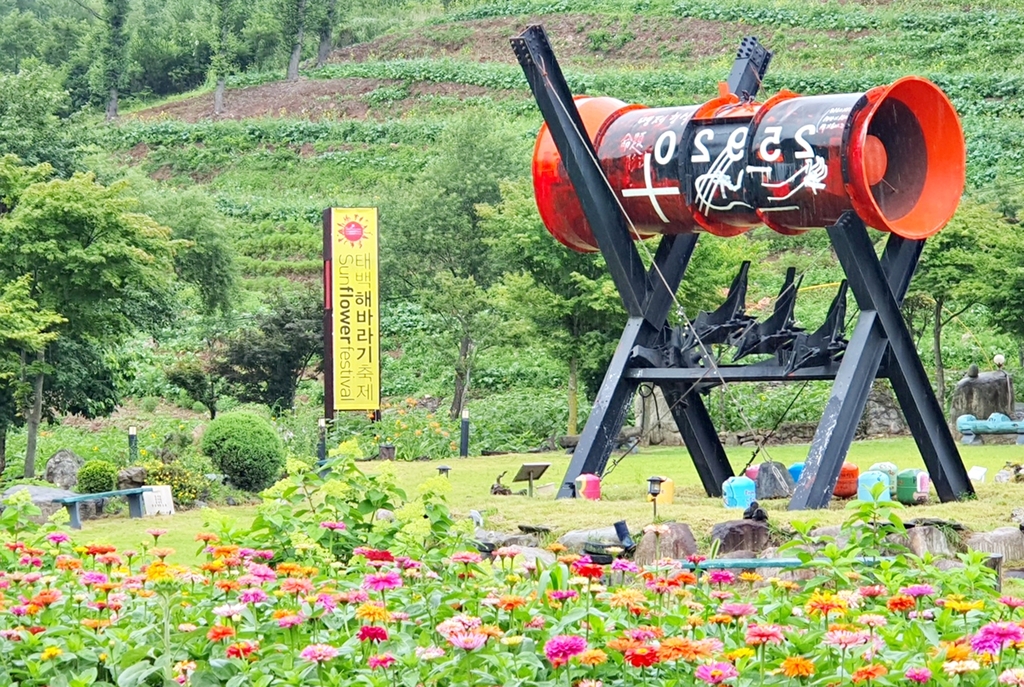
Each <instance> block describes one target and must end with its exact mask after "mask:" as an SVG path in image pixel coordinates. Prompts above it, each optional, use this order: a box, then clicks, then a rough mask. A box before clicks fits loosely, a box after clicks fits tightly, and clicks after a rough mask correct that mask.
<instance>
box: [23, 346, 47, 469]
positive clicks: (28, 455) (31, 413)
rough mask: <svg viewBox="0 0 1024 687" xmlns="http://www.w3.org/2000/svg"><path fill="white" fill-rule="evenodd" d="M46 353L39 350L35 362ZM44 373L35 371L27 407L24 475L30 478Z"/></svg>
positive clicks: (34, 453)
mask: <svg viewBox="0 0 1024 687" xmlns="http://www.w3.org/2000/svg"><path fill="white" fill-rule="evenodd" d="M45 359H46V354H45V353H44V352H43V351H39V353H37V354H36V362H38V363H39V364H40V365H41V364H42V363H43V362H44V361H45ZM44 379H45V375H44V374H43V373H42V371H39V372H36V379H35V384H34V385H33V389H32V405H31V406H29V408H28V417H27V418H26V419H27V423H26V424H27V432H26V434H27V438H26V445H25V477H26V478H28V479H32V478H33V477H35V476H36V440H37V439H38V438H39V424H40V423H41V422H42V419H43V380H44Z"/></svg>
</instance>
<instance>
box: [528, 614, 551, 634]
mask: <svg viewBox="0 0 1024 687" xmlns="http://www.w3.org/2000/svg"><path fill="white" fill-rule="evenodd" d="M545 624H547V620H546V619H545V618H544V616H542V615H535V616H533V617H532V618H530V619H529V620H527V621H526V625H525V627H526V628H528V629H530V630H543V629H544V625H545Z"/></svg>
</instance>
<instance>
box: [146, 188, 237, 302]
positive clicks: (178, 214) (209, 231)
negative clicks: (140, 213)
mask: <svg viewBox="0 0 1024 687" xmlns="http://www.w3.org/2000/svg"><path fill="white" fill-rule="evenodd" d="M140 200H141V201H142V205H143V207H145V208H146V210H147V212H148V214H149V216H150V217H152V218H153V219H155V220H156V221H157V222H159V223H160V224H162V225H164V226H167V227H170V228H171V237H172V238H173V239H175V240H176V241H178V246H177V249H176V250H175V253H174V271H175V273H176V274H177V276H178V279H179V280H180V281H181V282H182V283H185V284H192V285H193V286H194V287H195V288H196V291H197V292H198V294H199V299H200V302H201V304H202V310H203V313H204V314H207V315H211V314H214V313H218V312H219V313H220V314H222V315H223V314H227V313H228V312H229V311H230V310H231V304H232V302H233V300H234V298H235V295H236V291H237V285H238V269H237V265H236V264H235V250H234V248H233V247H232V246H231V244H230V240H229V238H228V237H229V235H230V234H231V228H232V224H231V220H230V219H229V218H227V217H225V216H224V215H223V214H222V213H221V212H220V211H219V210H218V209H217V206H216V205H215V204H214V202H213V200H212V199H211V198H210V195H209V194H208V193H204V192H203V191H201V190H199V189H195V188H192V189H185V190H182V191H173V190H168V189H166V188H163V187H161V188H151V189H150V190H147V191H146V192H144V193H143V194H141V198H140Z"/></svg>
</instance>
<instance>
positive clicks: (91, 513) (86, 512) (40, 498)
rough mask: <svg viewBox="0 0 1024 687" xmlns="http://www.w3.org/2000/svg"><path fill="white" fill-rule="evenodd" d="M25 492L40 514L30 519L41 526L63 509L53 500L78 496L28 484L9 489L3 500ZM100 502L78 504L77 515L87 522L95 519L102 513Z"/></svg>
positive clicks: (67, 491)
mask: <svg viewBox="0 0 1024 687" xmlns="http://www.w3.org/2000/svg"><path fill="white" fill-rule="evenodd" d="M21 490H26V491H28V493H29V495H30V496H31V497H32V503H34V504H35V505H36V506H37V507H38V508H39V510H40V511H41V513H40V514H39V515H38V516H36V517H34V518H32V519H33V520H34V521H35V522H36V523H38V524H40V525H41V524H43V523H45V522H46V520H47V518H49V517H50V516H51V515H53V514H54V513H56V512H57V511H59V510H61V509H62V508H64V506H62V505H60V504H58V503H54V502H53V500H54V499H65V498H68V497H69V496H78V494H76V493H75V492H73V491H69V490H67V489H56V488H54V487H37V486H35V485H30V484H18V485H15V486H13V487H10V488H9V489H7V490H6V491H4V493H3V498H4V499H6V498H7V497H8V496H10V495H11V494H13V493H15V492H16V491H21ZM102 509H103V506H102V501H84V502H82V503H81V504H79V507H78V513H79V516H80V517H81V518H82V520H88V519H90V518H95V517H97V516H98V515H99V514H100V513H102V512H103V510H102Z"/></svg>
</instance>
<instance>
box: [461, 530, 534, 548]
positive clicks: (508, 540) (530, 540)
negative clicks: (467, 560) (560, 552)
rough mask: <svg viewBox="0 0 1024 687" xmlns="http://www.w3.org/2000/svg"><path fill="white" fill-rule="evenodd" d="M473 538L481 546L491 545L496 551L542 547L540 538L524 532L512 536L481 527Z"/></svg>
mask: <svg viewBox="0 0 1024 687" xmlns="http://www.w3.org/2000/svg"><path fill="white" fill-rule="evenodd" d="M473 538H474V539H475V540H476V541H478V542H480V543H481V544H489V545H491V546H493V547H494V548H496V549H500V548H501V547H503V546H529V547H536V546H539V545H540V538H539V537H537V535H535V534H525V533H522V532H517V533H514V534H510V533H506V532H495V531H493V530H485V529H482V528H479V527H478V528H476V533H475V534H474V536H473Z"/></svg>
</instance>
